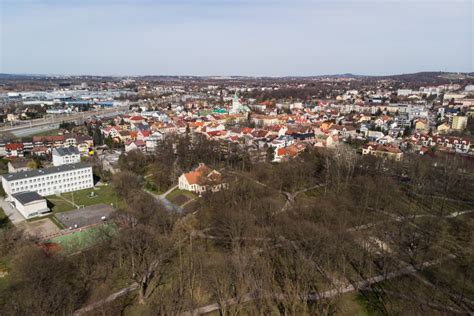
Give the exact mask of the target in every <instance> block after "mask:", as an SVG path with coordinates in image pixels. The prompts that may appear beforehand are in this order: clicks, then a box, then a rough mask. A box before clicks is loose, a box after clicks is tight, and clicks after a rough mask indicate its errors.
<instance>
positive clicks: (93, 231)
mask: <svg viewBox="0 0 474 316" xmlns="http://www.w3.org/2000/svg"><path fill="white" fill-rule="evenodd" d="M116 231H117V227H116V226H115V225H114V224H104V225H99V226H94V227H90V228H86V229H83V230H82V231H77V232H74V233H71V234H68V235H63V236H58V237H55V238H52V239H50V240H48V242H52V243H56V244H58V245H59V246H60V247H61V251H63V252H65V253H74V252H76V251H81V250H83V249H86V248H88V247H90V246H92V245H94V244H95V243H96V242H98V241H101V240H106V239H109V238H110V237H111V236H112V235H114V234H115V233H116Z"/></svg>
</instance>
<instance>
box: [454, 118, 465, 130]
mask: <svg viewBox="0 0 474 316" xmlns="http://www.w3.org/2000/svg"><path fill="white" fill-rule="evenodd" d="M466 126H467V116H453V121H452V122H451V128H452V129H455V130H458V131H462V130H464V129H465V128H466Z"/></svg>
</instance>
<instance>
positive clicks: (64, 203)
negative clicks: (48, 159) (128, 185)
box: [46, 185, 123, 213]
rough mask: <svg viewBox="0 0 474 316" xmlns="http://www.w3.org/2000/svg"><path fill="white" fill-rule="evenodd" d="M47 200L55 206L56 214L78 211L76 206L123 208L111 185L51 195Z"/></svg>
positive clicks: (53, 208)
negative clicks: (101, 205) (98, 205)
mask: <svg viewBox="0 0 474 316" xmlns="http://www.w3.org/2000/svg"><path fill="white" fill-rule="evenodd" d="M91 192H94V194H95V196H94V197H91ZM46 199H47V200H48V201H49V202H50V203H51V204H53V205H51V206H52V211H53V212H54V213H59V212H66V211H71V210H74V209H76V206H75V205H79V206H90V205H95V204H99V203H103V204H107V205H111V204H113V207H115V208H119V207H122V206H123V201H122V200H121V199H120V198H119V197H118V196H117V194H116V192H115V189H114V188H113V186H110V185H108V186H100V187H96V188H93V189H86V190H80V191H76V192H68V193H63V194H61V196H56V195H50V196H47V197H46ZM73 203H74V204H75V205H74V204H73Z"/></svg>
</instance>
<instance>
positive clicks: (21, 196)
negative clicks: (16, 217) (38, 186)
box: [12, 192, 50, 218]
mask: <svg viewBox="0 0 474 316" xmlns="http://www.w3.org/2000/svg"><path fill="white" fill-rule="evenodd" d="M12 202H13V204H14V205H15V208H16V209H17V210H18V211H19V212H20V214H21V215H23V217H25V218H32V217H35V216H39V215H42V214H44V213H48V212H49V211H50V210H49V208H48V206H47V203H46V200H45V199H44V198H43V197H42V196H41V195H39V194H38V193H36V192H21V193H15V194H13V195H12Z"/></svg>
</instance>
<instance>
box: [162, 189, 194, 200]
mask: <svg viewBox="0 0 474 316" xmlns="http://www.w3.org/2000/svg"><path fill="white" fill-rule="evenodd" d="M178 195H184V196H186V197H188V198H190V199H194V198H197V195H196V194H194V193H192V192H190V191H186V190H180V189H174V190H173V191H171V192H170V193H169V194H168V195H167V196H166V198H167V199H168V200H171V199H173V198H175V197H177V196H178Z"/></svg>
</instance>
